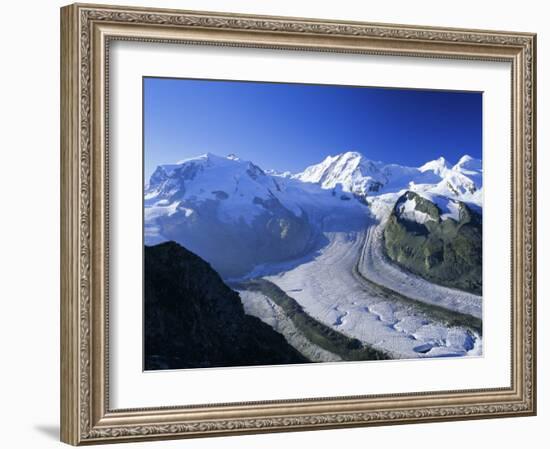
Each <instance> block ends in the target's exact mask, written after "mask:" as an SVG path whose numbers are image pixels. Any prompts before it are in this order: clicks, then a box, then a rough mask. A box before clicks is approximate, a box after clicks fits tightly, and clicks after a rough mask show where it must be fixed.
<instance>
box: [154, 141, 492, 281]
mask: <svg viewBox="0 0 550 449" xmlns="http://www.w3.org/2000/svg"><path fill="white" fill-rule="evenodd" d="M408 192H413V193H414V194H415V195H417V196H418V198H422V199H423V200H425V201H426V202H429V203H430V204H433V205H434V207H435V208H436V209H437V220H435V221H438V222H444V221H446V220H451V221H452V222H454V223H459V222H460V221H461V217H460V213H461V210H463V207H462V206H461V205H464V206H465V207H467V208H468V210H469V211H473V213H476V214H481V208H482V195H483V185H482V165H481V161H480V160H478V159H475V158H472V157H470V156H468V155H464V156H463V157H461V158H460V159H459V160H458V161H457V162H456V163H455V164H454V165H453V164H451V163H449V162H448V161H446V160H445V159H444V158H439V159H436V160H433V161H428V162H426V163H425V164H423V165H421V166H420V167H407V166H402V165H398V164H388V163H384V162H380V161H372V160H369V159H368V158H366V157H365V156H364V155H363V154H361V153H359V152H355V151H349V152H344V153H341V154H338V155H335V156H328V157H327V158H325V159H324V160H323V161H321V162H320V163H318V164H315V165H312V166H310V167H307V168H306V169H305V170H304V171H302V172H300V173H290V172H283V173H281V172H277V171H273V170H264V169H263V168H261V167H259V166H258V165H257V164H255V163H253V162H251V161H245V160H241V159H240V158H238V157H237V156H235V155H229V156H226V157H222V156H217V155H214V154H211V153H207V154H203V155H201V156H198V157H195V158H190V159H185V160H182V161H180V162H177V163H175V164H167V165H159V166H158V167H157V168H156V169H155V171H154V172H153V174H152V175H151V177H150V179H149V181H148V182H147V184H146V186H145V192H144V228H145V243H146V244H147V245H152V244H157V243H160V242H163V241H167V240H173V241H175V242H178V243H179V244H181V245H183V246H184V247H186V248H188V249H189V250H190V251H192V252H194V253H196V254H200V256H201V257H202V258H203V259H205V260H206V261H208V262H209V263H210V264H211V265H212V266H213V268H214V269H215V270H216V271H217V272H218V273H220V275H221V276H222V277H223V278H237V277H241V276H244V275H246V274H247V273H248V272H250V271H251V270H253V269H254V268H255V267H257V266H258V265H261V264H266V263H273V262H280V261H285V260H291V259H297V258H300V257H305V256H306V255H308V254H311V253H312V252H313V251H315V250H316V249H318V248H319V247H322V245H323V244H326V234H327V233H330V232H352V231H359V230H361V229H363V228H364V227H365V223H366V222H367V221H368V220H378V221H380V222H387V221H388V220H389V219H390V217H391V216H392V214H393V216H394V218H395V217H396V214H399V218H400V220H405V221H409V222H416V223H418V224H420V225H425V222H426V220H427V216H426V214H425V213H423V212H422V211H421V210H418V208H417V205H418V204H419V203H420V202H419V201H416V202H411V201H408V202H403V201H402V203H403V204H401V206H402V207H401V208H400V209H395V207H396V204H397V202H398V201H399V200H400V199H401V198H403V195H406V194H407V193H408ZM413 203H414V204H413ZM390 257H391V254H390ZM397 259H398V258H396V260H397Z"/></svg>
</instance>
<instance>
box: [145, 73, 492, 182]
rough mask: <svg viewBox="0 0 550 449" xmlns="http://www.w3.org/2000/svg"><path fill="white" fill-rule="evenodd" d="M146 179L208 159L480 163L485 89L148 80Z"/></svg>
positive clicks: (290, 166) (280, 163)
mask: <svg viewBox="0 0 550 449" xmlns="http://www.w3.org/2000/svg"><path fill="white" fill-rule="evenodd" d="M143 82H144V111H143V113H144V146H145V151H144V152H145V160H144V164H145V165H144V174H145V177H146V178H148V177H149V176H150V175H151V173H152V172H153V170H154V169H155V167H156V166H157V165H159V164H165V163H173V162H176V161H178V160H181V159H185V158H188V157H193V156H197V155H199V154H203V153H206V152H211V153H215V154H218V155H227V154H230V153H235V154H237V155H238V156H239V157H240V158H242V159H246V160H251V161H253V162H255V163H256V164H258V165H259V166H260V167H262V168H264V169H269V168H272V169H276V170H290V171H292V172H297V171H301V170H303V169H304V168H305V167H306V166H308V165H311V164H315V163H318V162H320V161H321V160H323V159H324V158H325V157H326V156H328V155H334V154H338V153H341V152H344V151H350V150H354V151H359V152H361V153H363V154H364V155H365V156H366V157H367V158H369V159H372V160H381V161H385V162H388V163H398V164H402V165H410V166H419V165H421V164H423V163H424V162H426V161H428V160H432V159H435V158H437V157H439V156H443V157H445V158H446V159H447V160H449V161H450V162H451V163H455V162H456V161H457V160H458V159H459V158H460V156H462V155H463V154H470V155H471V156H473V157H477V158H481V153H482V94H481V93H479V92H457V91H432V90H413V89H382V88H370V87H347V86H326V85H325V86H323V85H306V84H286V83H285V84H281V83H256V82H240V81H211V80H191V79H168V78H144V81H143Z"/></svg>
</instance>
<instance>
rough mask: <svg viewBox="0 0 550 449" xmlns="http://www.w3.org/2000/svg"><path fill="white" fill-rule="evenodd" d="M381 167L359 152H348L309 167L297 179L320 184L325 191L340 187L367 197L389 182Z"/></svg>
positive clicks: (329, 157)
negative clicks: (368, 193) (369, 193)
mask: <svg viewBox="0 0 550 449" xmlns="http://www.w3.org/2000/svg"><path fill="white" fill-rule="evenodd" d="M379 165H380V163H379V162H373V161H370V160H368V159H367V158H365V156H363V155H362V154H361V153H359V152H357V151H347V152H345V153H341V154H337V155H336V156H328V157H327V158H325V159H324V160H323V161H322V162H321V163H319V164H315V165H311V166H309V167H307V168H306V169H305V170H304V171H303V172H302V173H298V174H297V175H295V178H296V179H299V180H300V181H302V182H312V183H317V184H320V185H321V187H323V188H324V189H333V188H336V187H337V186H339V187H340V188H341V189H342V190H343V191H346V192H354V193H359V194H363V195H365V194H367V192H375V191H378V190H379V189H380V187H381V186H382V185H383V184H385V183H386V182H387V179H386V177H385V176H384V174H383V173H382V172H381V171H380V168H379Z"/></svg>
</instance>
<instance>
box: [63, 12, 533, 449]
mask: <svg viewBox="0 0 550 449" xmlns="http://www.w3.org/2000/svg"><path fill="white" fill-rule="evenodd" d="M465 25H467V24H465ZM61 38H62V39H61V59H62V64H61V183H62V191H61V224H62V229H61V243H62V246H61V264H62V270H61V273H62V277H61V322H62V327H61V439H62V441H64V442H66V443H70V444H73V445H79V444H90V443H107V442H121V441H137V440H155V439H167V438H187V437H199V436H215V435H231V434H244V433H258V432H275V431H296V430H312V429H326V428H337V427H351V426H369V425H383V424H404V423H415V422H431V421H443V420H459V419H478V418H493V417H495V418H496V417H505V416H524V415H533V414H535V413H536V369H535V364H536V341H535V335H536V332H535V324H536V320H535V275H536V271H535V269H536V267H535V260H536V240H535V238H536V232H535V213H536V210H535V209H536V200H535V199H536V186H535V179H536V176H535V170H536V159H535V145H536V130H535V103H536V98H535V92H536V63H535V61H536V59H535V55H536V36H535V35H534V34H530V33H519V32H503V31H484V30H469V29H447V28H433V27H422V26H409V25H386V24H373V23H360V22H345V23H343V22H337V21H330V20H316V19H302V18H288V17H260V16H247V15H237V14H227V13H211V12H195V11H175V10H159V9H143V8H130V7H114V6H99V5H82V4H75V5H71V6H66V7H64V8H62V9H61Z"/></svg>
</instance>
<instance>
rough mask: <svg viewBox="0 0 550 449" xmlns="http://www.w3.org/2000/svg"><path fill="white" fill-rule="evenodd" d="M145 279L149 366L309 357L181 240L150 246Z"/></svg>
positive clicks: (263, 362) (267, 361)
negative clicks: (249, 311)
mask: <svg viewBox="0 0 550 449" xmlns="http://www.w3.org/2000/svg"><path fill="white" fill-rule="evenodd" d="M144 284H145V285H144V291H145V305H144V357H145V369H146V370H159V369H181V368H201V367H224V366H225V367H227V366H250V365H273V364H290V363H305V362H308V360H307V359H306V358H305V357H304V356H302V355H301V354H300V353H299V352H298V351H296V349H294V348H293V347H292V346H290V345H289V344H288V343H287V341H286V340H285V338H284V337H283V336H282V335H280V334H279V333H277V332H275V331H274V330H273V329H272V328H271V327H270V326H268V325H267V324H265V323H263V322H262V321H261V320H259V319H258V318H256V317H252V316H249V315H246V314H245V313H244V309H243V306H242V303H241V300H240V298H239V295H238V294H237V293H236V292H234V291H233V290H231V289H230V288H229V287H228V286H227V285H225V284H224V282H223V281H222V279H221V278H220V276H219V275H218V274H217V273H216V272H215V271H214V270H213V269H212V268H211V267H210V265H209V264H208V263H206V262H205V261H203V260H202V259H201V258H200V257H198V256H196V255H195V254H193V253H192V252H190V251H188V250H186V249H185V248H183V247H182V246H180V245H178V244H177V243H174V242H166V243H161V244H159V245H155V246H146V247H145V273H144Z"/></svg>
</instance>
